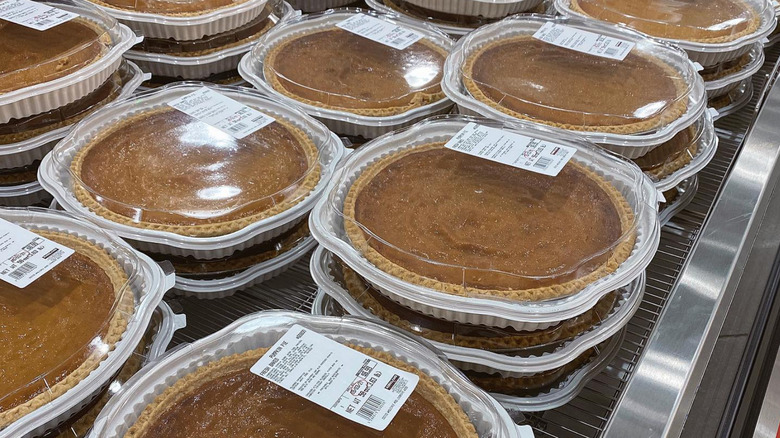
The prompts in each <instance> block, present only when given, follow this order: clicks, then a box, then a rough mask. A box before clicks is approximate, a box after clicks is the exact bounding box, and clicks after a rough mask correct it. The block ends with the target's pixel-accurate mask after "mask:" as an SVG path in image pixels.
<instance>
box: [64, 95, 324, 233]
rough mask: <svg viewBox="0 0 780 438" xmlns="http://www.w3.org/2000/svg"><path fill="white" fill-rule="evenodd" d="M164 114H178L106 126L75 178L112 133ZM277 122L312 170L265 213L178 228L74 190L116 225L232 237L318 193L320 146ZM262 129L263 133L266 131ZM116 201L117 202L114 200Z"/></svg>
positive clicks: (76, 166)
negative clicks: (129, 213)
mask: <svg viewBox="0 0 780 438" xmlns="http://www.w3.org/2000/svg"><path fill="white" fill-rule="evenodd" d="M164 111H176V110H173V109H170V108H168V107H160V108H156V109H153V110H150V111H142V112H140V113H138V114H135V115H132V116H130V117H128V118H126V119H124V120H122V121H120V122H118V123H116V124H114V125H111V126H108V127H104V128H103V129H102V130H101V131H100V132H99V133H98V134H97V135H95V136H94V138H93V139H92V140H91V141H90V142H89V143H87V144H86V145H84V146H83V147H82V148H80V149H79V150H78V152H76V154H75V156H74V157H73V161H72V163H71V167H70V168H71V171H72V173H73V174H74V175H78V176H79V178H80V179H81V176H82V168H83V164H84V161H85V159H86V158H87V156H88V155H89V153H90V151H91V150H92V149H93V148H94V147H96V145H98V144H100V143H101V142H102V141H105V139H106V138H107V137H108V136H110V135H111V134H112V133H114V132H115V131H117V130H118V129H120V128H122V127H124V126H132V125H134V124H136V123H140V122H141V120H143V119H145V118H146V117H149V116H153V115H155V114H157V113H161V112H164ZM275 123H278V124H279V125H281V127H282V128H284V129H285V130H286V131H287V132H289V133H290V134H291V135H292V136H293V137H294V138H295V139H296V140H297V143H298V146H300V148H301V149H302V150H303V153H304V154H305V156H306V159H307V161H308V166H309V168H310V170H309V171H308V173H306V174H305V175H302V176H303V178H302V179H301V180H299V181H298V187H297V188H296V189H295V191H294V192H293V193H292V194H291V195H289V196H286V197H285V199H284V200H283V201H281V202H278V203H276V204H275V205H274V206H272V207H270V208H266V209H265V210H261V211H259V212H256V213H254V214H249V215H246V216H243V217H239V218H235V219H230V220H225V221H214V222H210V223H209V222H207V223H200V224H194V225H174V224H170V223H162V222H149V221H145V220H140V221H134V220H133V219H132V218H130V217H128V216H125V215H123V214H120V213H117V212H115V211H113V210H111V209H109V208H108V207H106V206H104V205H103V204H101V203H99V202H98V201H97V200H96V199H95V198H94V195H92V194H91V193H90V191H89V190H88V189H87V188H86V187H84V184H80V183H74V187H73V191H74V194H75V196H76V199H78V201H79V202H81V203H82V204H83V205H85V206H86V207H87V208H89V209H90V211H92V212H94V213H95V214H97V215H99V216H102V217H104V218H106V219H108V220H110V221H112V222H115V223H119V224H122V225H128V226H132V227H137V228H144V229H150V230H155V231H166V232H171V233H176V234H181V235H187V236H195V237H209V236H221V235H225V234H229V233H232V232H235V231H238V230H241V229H243V228H245V227H247V226H249V225H251V224H253V223H255V222H257V221H260V220H262V219H265V218H268V217H272V216H274V215H277V214H279V213H281V212H283V211H285V210H288V209H290V208H292V207H293V206H294V205H296V204H298V203H299V202H300V201H302V200H303V199H304V198H305V197H306V195H307V194H308V193H310V192H311V191H312V190H314V188H315V187H316V185H317V183H318V182H319V180H320V173H321V169H320V167H319V163H318V156H319V155H318V154H319V151H318V150H317V147H316V146H315V144H314V142H313V141H312V140H311V139H310V138H309V137H308V136H307V135H306V133H304V131H303V130H301V129H299V128H298V127H296V126H294V125H293V124H291V123H289V122H287V121H286V120H282V119H278V118H277V119H276V122H275ZM262 129H266V128H262ZM262 129H261V130H260V131H262ZM260 131H256V132H260ZM251 135H252V134H250V136H251ZM245 138H248V137H245ZM312 166H313V167H312ZM113 201H114V202H115V201H117V200H113ZM120 201H121V200H120Z"/></svg>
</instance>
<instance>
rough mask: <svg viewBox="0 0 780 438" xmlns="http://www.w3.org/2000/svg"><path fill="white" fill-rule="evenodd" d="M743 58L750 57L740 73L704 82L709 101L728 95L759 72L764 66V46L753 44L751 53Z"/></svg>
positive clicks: (736, 72)
mask: <svg viewBox="0 0 780 438" xmlns="http://www.w3.org/2000/svg"><path fill="white" fill-rule="evenodd" d="M742 56H747V57H749V61H748V63H747V64H745V65H744V66H742V68H740V69H739V70H738V71H735V72H734V73H731V74H728V75H725V76H723V77H719V78H717V79H713V80H711V81H705V82H704V88H705V89H706V90H707V99H713V98H715V97H718V96H723V95H724V94H728V92H729V91H731V90H733V89H735V88H736V87H738V86H739V84H740V82H742V81H743V80H745V79H749V78H750V77H751V76H753V75H754V74H755V73H756V72H758V71H759V70H760V69H761V66H762V65H764V46H763V45H762V44H761V43H756V44H753V47H752V48H751V49H750V51H749V52H747V53H746V54H744V55H742Z"/></svg>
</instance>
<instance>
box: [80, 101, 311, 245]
mask: <svg viewBox="0 0 780 438" xmlns="http://www.w3.org/2000/svg"><path fill="white" fill-rule="evenodd" d="M317 154H318V152H317V149H316V147H315V145H314V144H313V142H312V141H311V140H310V139H309V138H308V136H306V134H304V133H303V131H301V130H299V129H298V128H296V127H294V126H292V125H291V124H288V123H287V122H284V121H278V120H277V121H276V122H272V123H271V124H270V125H267V126H265V127H263V128H261V129H259V130H257V131H255V132H254V133H252V134H249V135H248V136H246V137H244V138H243V139H236V138H235V137H233V136H231V135H229V134H227V133H225V132H223V131H221V130H219V129H217V128H214V127H212V126H210V125H207V124H206V123H203V122H200V121H198V120H197V119H195V118H193V117H191V116H189V115H187V114H185V113H183V112H180V111H178V110H175V109H173V108H167V107H163V108H158V109H154V110H150V111H146V112H142V113H140V114H137V115H135V116H130V117H128V118H126V119H124V120H123V121H121V122H119V123H117V124H115V125H113V126H111V127H109V128H107V129H105V130H104V131H103V132H101V133H99V134H98V135H97V136H96V137H95V138H94V139H93V140H91V141H90V143H88V144H87V145H85V146H84V147H83V148H81V149H80V150H79V151H78V153H77V154H76V157H75V158H74V159H73V162H72V164H71V170H72V171H73V173H74V174H75V175H77V176H78V178H79V180H80V184H78V183H77V187H76V188H75V190H76V196H77V197H78V198H79V200H80V201H82V202H83V203H85V204H86V205H87V206H89V207H90V208H92V209H93V210H94V211H96V212H97V213H98V214H101V215H103V216H106V217H108V218H110V219H112V220H116V221H119V222H122V223H128V224H131V225H135V226H141V227H150V228H154V229H162V230H170V231H172V232H177V233H181V234H189V235H200V234H212V235H218V234H225V233H228V232H231V231H235V230H237V229H240V228H243V227H245V226H246V225H248V224H250V223H252V222H254V221H256V220H259V219H261V218H263V217H268V216H271V215H273V214H277V213H278V212H281V211H283V210H285V209H287V208H290V207H291V206H292V205H294V204H295V203H297V202H299V201H300V200H301V199H303V197H305V195H307V194H308V193H309V192H310V191H311V190H312V189H313V187H314V186H315V185H316V183H317V181H318V180H319V163H318V156H317ZM207 225H219V226H217V227H204V226H207ZM199 227H201V228H199Z"/></svg>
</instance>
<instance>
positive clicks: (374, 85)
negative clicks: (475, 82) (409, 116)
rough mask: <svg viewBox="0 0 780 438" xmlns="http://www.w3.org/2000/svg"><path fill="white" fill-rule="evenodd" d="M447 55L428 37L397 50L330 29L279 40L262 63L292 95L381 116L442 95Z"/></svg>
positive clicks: (278, 85)
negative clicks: (282, 40)
mask: <svg viewBox="0 0 780 438" xmlns="http://www.w3.org/2000/svg"><path fill="white" fill-rule="evenodd" d="M446 56H447V53H446V51H445V50H444V49H442V48H440V47H438V46H435V45H434V44H432V43H430V42H428V41H426V40H420V41H418V42H416V43H414V44H412V45H411V46H410V47H408V48H406V49H404V50H398V49H395V48H392V47H389V46H385V45H383V44H380V43H377V42H374V41H371V40H369V39H368V38H364V37H362V36H358V35H355V34H353V33H350V32H347V31H345V30H341V29H338V28H331V29H326V30H322V31H314V32H310V33H308V34H303V35H299V36H294V37H291V38H289V39H288V40H287V41H284V42H281V43H279V44H278V45H277V46H275V47H274V48H272V49H271V51H270V52H269V54H268V56H267V57H266V60H265V61H264V75H265V77H266V80H268V81H269V82H270V84H271V85H272V86H273V87H274V88H275V89H276V90H277V91H279V92H280V93H282V94H285V95H287V96H289V97H291V98H293V99H296V100H300V101H303V102H306V103H310V104H312V105H317V106H324V107H328V108H336V109H341V110H344V111H349V112H354V113H359V114H362V113H365V114H367V115H372V114H376V115H384V114H385V113H386V114H392V113H400V112H404V111H407V110H409V109H411V108H413V107H417V106H422V105H426V104H428V103H431V102H433V101H436V100H439V99H441V98H442V97H443V94H442V92H441V87H440V86H439V82H440V81H441V78H442V70H443V65H444V59H445V58H446Z"/></svg>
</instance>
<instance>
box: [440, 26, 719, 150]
mask: <svg viewBox="0 0 780 438" xmlns="http://www.w3.org/2000/svg"><path fill="white" fill-rule="evenodd" d="M548 23H554V24H558V25H565V26H569V27H572V28H575V29H581V30H585V31H588V32H592V33H597V34H602V35H607V36H610V37H614V38H618V39H621V40H624V41H627V42H631V43H634V44H635V46H634V47H633V49H631V51H630V52H629V53H628V55H627V56H626V58H625V59H624V60H622V61H619V60H615V59H611V58H605V57H602V56H596V55H591V54H585V53H581V52H577V51H574V50H571V49H567V48H561V47H558V46H556V45H553V44H550V43H547V42H543V41H541V40H538V39H536V38H533V34H534V33H535V32H536V31H537V30H538V29H539V28H540V27H541V26H543V25H545V24H548ZM442 88H443V90H444V92H445V93H446V94H447V96H448V97H449V98H450V99H452V100H453V101H454V102H455V103H457V104H458V107H459V109H460V111H461V112H462V113H466V114H481V115H483V116H487V117H491V118H498V119H502V120H513V119H514V120H517V119H520V120H528V121H532V122H535V123H540V124H545V125H548V126H553V127H556V128H562V129H568V130H570V131H574V132H577V133H578V134H580V135H582V136H584V137H586V138H587V139H589V140H591V141H593V142H595V143H599V144H608V145H612V146H613V147H611V150H613V151H615V152H618V153H620V154H621V155H623V156H626V157H629V158H633V157H634V156H637V154H638V155H642V154H644V153H646V152H648V151H649V150H650V149H652V148H653V147H655V146H657V145H659V144H660V143H662V142H664V141H666V140H669V139H670V138H671V137H673V136H674V135H675V134H676V133H677V132H679V131H680V130H681V129H683V128H684V127H685V126H688V125H690V124H691V123H693V121H694V120H696V118H698V117H699V116H700V115H701V113H702V112H703V111H704V108H705V104H706V101H705V98H704V83H703V81H702V79H701V77H700V76H699V75H698V73H697V72H696V69H695V67H694V65H693V64H692V63H691V62H690V61H689V60H688V59H687V57H686V55H685V53H684V52H683V51H682V50H680V49H677V48H674V47H672V46H670V45H666V44H664V43H660V42H657V41H655V40H652V39H650V38H647V37H646V36H643V35H641V34H639V33H636V32H634V31H631V30H628V29H626V28H625V27H619V26H614V25H608V24H602V23H598V22H594V21H587V22H586V21H582V20H578V19H567V18H563V17H549V16H542V15H516V16H512V17H509V18H506V19H504V20H502V21H500V22H498V23H494V24H489V25H486V26H483V27H481V28H479V29H477V30H476V31H474V32H472V33H470V34H469V35H468V36H466V37H465V38H463V39H461V40H460V41H458V44H457V45H456V46H455V48H454V49H453V51H452V53H451V54H450V56H449V57H448V58H447V63H446V64H445V73H444V80H443V81H442Z"/></svg>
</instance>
